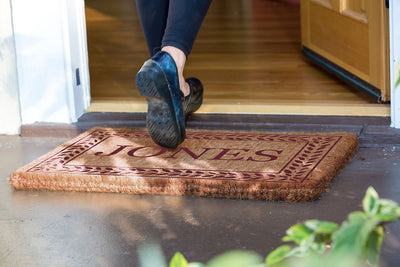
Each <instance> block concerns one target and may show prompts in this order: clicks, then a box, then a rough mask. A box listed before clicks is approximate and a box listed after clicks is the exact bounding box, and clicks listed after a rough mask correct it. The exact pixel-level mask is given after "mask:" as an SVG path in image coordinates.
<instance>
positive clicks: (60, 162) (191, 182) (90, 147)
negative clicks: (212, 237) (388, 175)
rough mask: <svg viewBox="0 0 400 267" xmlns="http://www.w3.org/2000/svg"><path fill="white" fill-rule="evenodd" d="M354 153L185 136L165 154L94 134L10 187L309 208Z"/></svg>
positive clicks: (335, 142) (139, 142) (148, 145)
mask: <svg viewBox="0 0 400 267" xmlns="http://www.w3.org/2000/svg"><path fill="white" fill-rule="evenodd" d="M357 147H358V141H357V138H356V136H354V135H352V134H348V133H276V132H275V133H271V132H236V131H203V130H202V131H200V130H190V131H188V133H187V137H186V140H185V142H183V143H182V144H181V146H180V147H178V148H177V149H174V150H170V149H166V148H162V147H159V146H157V145H155V144H154V143H153V141H152V140H151V138H150V136H149V135H148V134H147V131H146V130H143V129H118V128H93V129H91V130H89V131H87V132H85V133H83V134H81V135H79V136H78V137H76V138H74V139H73V140H71V141H70V142H68V143H66V144H64V145H62V146H60V147H58V148H56V149H55V150H53V151H51V152H50V153H48V154H47V155H45V156H43V157H41V158H39V159H37V160H35V161H34V162H32V163H30V164H28V165H27V166H24V167H22V168H20V169H19V170H17V171H16V172H15V173H13V174H12V175H11V176H10V177H9V180H10V184H11V186H12V187H14V188H16V189H47V190H69V191H91V192H122V193H133V194H162V195H194V196H209V197H227V198H248V199H270V200H286V201H309V200H314V199H316V198H318V197H319V196H320V195H321V194H322V193H323V192H324V191H325V189H326V187H327V186H328V185H329V183H330V181H331V180H332V179H333V178H334V176H335V175H337V174H338V173H339V172H340V170H341V169H342V168H343V167H344V166H345V164H346V163H347V162H348V161H349V160H350V158H351V157H352V156H353V154H354V153H355V151H356V150H357Z"/></svg>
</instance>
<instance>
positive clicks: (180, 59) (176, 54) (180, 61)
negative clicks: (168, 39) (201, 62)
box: [161, 46, 186, 72]
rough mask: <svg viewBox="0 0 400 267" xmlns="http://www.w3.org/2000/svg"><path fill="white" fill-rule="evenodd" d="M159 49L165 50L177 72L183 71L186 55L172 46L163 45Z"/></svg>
mask: <svg viewBox="0 0 400 267" xmlns="http://www.w3.org/2000/svg"><path fill="white" fill-rule="evenodd" d="M161 51H165V52H167V53H168V54H169V55H170V56H171V57H172V58H173V60H174V61H175V64H176V67H177V68H178V72H179V71H181V72H183V68H184V67H185V63H186V55H185V53H183V51H182V50H180V49H179V48H176V47H173V46H164V47H163V48H162V49H161Z"/></svg>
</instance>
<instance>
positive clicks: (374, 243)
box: [362, 226, 385, 266]
mask: <svg viewBox="0 0 400 267" xmlns="http://www.w3.org/2000/svg"><path fill="white" fill-rule="evenodd" d="M384 237H385V231H384V229H383V226H378V227H376V228H375V229H374V231H372V232H371V234H370V236H369V239H368V241H367V244H366V245H365V247H364V250H363V253H362V254H363V257H364V258H365V259H366V260H367V262H368V263H369V264H371V265H373V266H377V265H378V261H379V256H380V253H381V246H382V242H383V238H384Z"/></svg>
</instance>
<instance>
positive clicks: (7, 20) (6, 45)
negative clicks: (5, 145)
mask: <svg viewBox="0 0 400 267" xmlns="http://www.w3.org/2000/svg"><path fill="white" fill-rule="evenodd" d="M15 62H16V61H15V49H14V38H13V30H12V21H11V7H10V0H0V134H18V133H19V131H20V125H21V120H20V109H19V95H18V81H17V68H16V65H15Z"/></svg>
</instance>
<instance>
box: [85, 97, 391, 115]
mask: <svg viewBox="0 0 400 267" xmlns="http://www.w3.org/2000/svg"><path fill="white" fill-rule="evenodd" d="M87 112H139V113H142V112H147V104H146V102H145V101H132V100H128V101H121V100H93V101H92V102H91V105H90V107H89V108H88V109H87ZM196 113H197V114H271V115H329V116H367V117H368V116H373V117H389V116H390V104H354V103H352V104H345V103H300V104H296V103H262V104H248V103H246V104H242V103H215V102H214V103H207V102H206V103H203V105H202V106H201V108H200V109H199V110H198V111H197V112H196Z"/></svg>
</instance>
